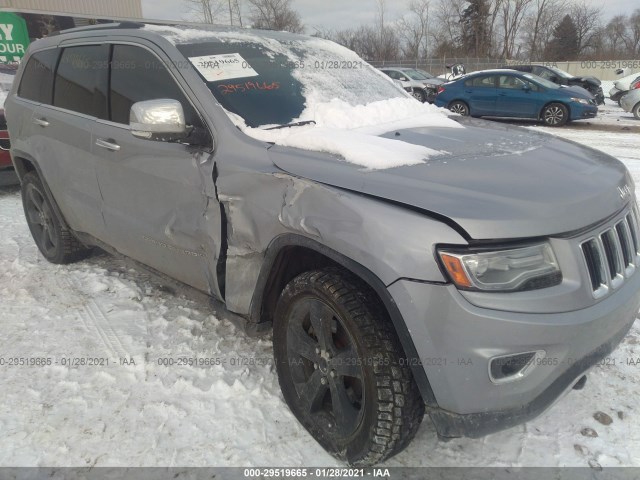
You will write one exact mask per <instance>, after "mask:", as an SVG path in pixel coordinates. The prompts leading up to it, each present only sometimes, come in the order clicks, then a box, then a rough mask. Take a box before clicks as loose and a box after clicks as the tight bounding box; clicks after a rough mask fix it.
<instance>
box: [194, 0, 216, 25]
mask: <svg viewBox="0 0 640 480" xmlns="http://www.w3.org/2000/svg"><path fill="white" fill-rule="evenodd" d="M224 1H225V0H185V3H186V4H187V9H188V10H189V12H190V13H192V14H193V15H194V16H195V18H196V20H197V21H199V22H202V23H226V22H224V21H223V20H222V19H221V18H220V16H221V14H222V13H223V12H224V11H225V5H224Z"/></svg>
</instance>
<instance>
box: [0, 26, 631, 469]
mask: <svg viewBox="0 0 640 480" xmlns="http://www.w3.org/2000/svg"><path fill="white" fill-rule="evenodd" d="M300 64H304V65H306V66H307V68H305V69H304V71H303V72H302V71H301V70H303V69H300V68H297V67H296V65H300ZM327 64H328V65H335V64H338V65H342V64H345V65H355V66H358V67H359V68H357V78H358V80H359V81H358V82H355V81H354V78H355V77H354V70H356V69H350V68H336V69H332V68H326V65H327ZM175 65H180V66H181V68H171V67H172V66H175ZM502 73H503V72H498V74H499V75H501V74H502ZM513 73H515V72H513ZM507 80H509V79H507ZM447 88H448V86H447ZM556 88H557V87H556ZM530 89H533V86H530ZM564 90H567V89H564ZM6 111H7V119H8V120H9V127H10V132H11V135H12V154H13V161H14V164H15V166H16V169H17V171H18V173H19V176H20V179H21V183H22V202H23V206H24V211H25V219H26V222H27V225H28V227H29V229H30V231H31V233H32V236H33V238H34V241H35V242H36V244H37V245H38V248H39V250H40V252H41V254H42V255H43V256H44V257H45V258H46V259H47V260H49V261H50V262H53V263H58V264H65V263H70V262H73V261H76V260H78V259H79V258H82V257H83V256H85V255H87V254H88V250H87V247H89V246H100V247H101V248H103V249H105V250H107V251H110V252H117V253H119V254H121V255H124V256H127V257H131V258H133V259H135V260H137V261H138V262H141V263H143V264H145V265H147V266H148V267H150V268H151V269H153V270H156V271H158V272H161V273H163V274H165V275H168V276H170V277H172V278H174V279H177V280H179V281H181V282H183V283H185V284H187V285H189V286H191V287H193V288H196V289H199V290H201V291H203V292H206V293H207V294H208V295H210V296H211V297H213V298H215V299H217V300H219V301H220V302H223V303H224V304H225V306H226V308H227V309H228V310H229V311H230V312H233V313H234V314H235V316H236V317H238V318H239V319H242V320H243V321H244V322H245V324H246V325H247V328H248V329H249V330H250V331H253V332H264V331H269V329H270V327H273V353H274V358H275V369H276V372H277V375H278V380H279V382H280V386H281V389H282V393H283V397H284V399H285V402H286V404H287V405H288V406H289V408H290V409H291V411H292V412H293V414H294V415H295V417H296V418H297V419H298V421H299V422H300V423H301V425H303V426H304V427H305V428H306V429H307V431H308V432H309V433H310V434H311V435H312V436H313V437H314V438H315V439H316V440H317V441H318V442H319V443H320V444H321V445H322V446H323V447H324V448H326V449H327V450H328V451H329V452H331V453H332V454H334V455H336V456H337V457H338V458H341V459H344V460H346V461H347V462H349V463H351V464H353V465H358V466H365V465H371V464H374V463H376V462H380V461H382V460H384V459H386V458H388V457H390V456H392V455H395V454H396V453H398V452H400V451H402V450H403V449H404V448H405V447H406V446H407V445H408V443H409V442H410V441H411V440H412V438H413V437H414V436H415V434H416V432H417V430H418V427H419V425H420V422H421V421H422V420H423V417H424V413H425V410H426V407H427V406H428V412H429V416H430V418H431V420H432V421H433V423H434V425H435V428H436V430H437V432H438V434H439V435H440V436H442V437H446V438H453V437H460V436H470V437H478V436H482V435H485V434H488V433H491V432H493V431H496V430H499V429H502V428H508V427H510V426H513V425H515V424H517V423H521V422H524V421H527V420H528V419H530V418H533V417H535V416H536V415H538V414H540V413H541V412H543V411H544V410H545V409H546V408H547V407H549V406H550V405H552V404H553V403H554V401H555V400H557V398H558V397H559V396H560V395H561V394H562V393H563V392H565V391H567V390H569V389H571V388H572V387H573V386H575V385H578V386H580V385H583V384H584V381H585V380H584V374H585V372H586V371H587V370H588V369H589V368H590V367H592V366H593V365H595V364H596V363H597V362H599V361H600V360H601V359H602V358H603V357H604V356H606V355H607V354H608V353H609V352H610V351H611V350H612V349H613V348H615V346H616V345H618V343H619V342H620V341H621V339H622V338H623V337H624V336H625V335H626V333H627V332H628V330H629V328H630V327H631V325H632V323H633V321H634V319H635V315H636V313H637V311H638V307H639V306H640V272H638V268H636V265H639V266H640V255H638V253H639V252H640V242H639V241H638V238H640V229H638V219H639V215H638V212H637V208H636V207H635V194H634V191H633V180H632V179H631V177H630V174H629V172H628V170H627V169H626V168H625V166H624V165H623V164H622V163H621V162H619V161H618V160H616V159H614V158H612V157H608V156H607V155H606V154H605V153H603V152H600V151H597V152H596V151H592V150H589V149H588V148H586V147H584V146H582V145H578V144H574V143H571V142H564V141H562V140H560V139H558V138H555V137H553V136H548V135H543V134H536V133H533V132H528V131H525V130H522V129H519V128H513V127H509V126H504V125H503V126H497V125H494V124H490V123H489V122H476V121H472V120H470V119H464V118H461V117H456V118H455V119H454V118H451V117H453V116H449V115H444V114H442V112H439V111H437V110H436V109H434V108H431V107H429V106H426V105H422V104H420V103H418V102H416V101H414V100H413V99H411V98H409V96H408V95H407V94H406V92H403V91H402V90H400V89H398V88H397V87H396V86H395V85H394V84H393V82H391V81H388V79H387V78H384V77H383V76H382V75H380V73H379V72H378V71H375V70H373V69H372V67H370V66H369V65H368V64H366V62H363V61H362V60H361V59H360V58H359V57H358V56H357V55H356V54H355V53H353V52H351V51H349V50H347V49H345V48H342V47H338V46H337V45H336V44H334V43H332V42H328V41H324V40H320V39H317V38H310V37H305V36H301V35H293V34H289V33H286V32H280V31H277V32H276V31H258V32H254V31H249V30H246V29H241V30H237V31H236V30H233V29H230V28H226V27H222V28H216V27H198V28H195V29H190V28H188V27H177V26H144V25H138V24H131V23H126V24H122V25H104V26H94V27H88V28H85V29H78V30H74V31H70V32H67V33H62V34H60V35H52V36H50V37H47V38H46V39H43V40H39V41H37V42H35V43H33V44H32V45H31V47H30V49H29V53H28V55H27V56H26V58H25V59H24V61H23V63H22V66H21V67H20V80H19V81H18V82H17V83H16V85H14V87H13V89H12V91H11V94H10V95H9V97H8V99H7V102H6ZM398 111H400V114H397V113H396V112H398ZM394 114H396V115H398V116H397V117H395V118H390V117H393V115H394ZM356 129H357V131H355V130H356ZM432 159H433V160H435V161H431V160H432ZM426 160H429V161H426ZM380 162H385V163H380ZM363 167H365V168H363ZM505 167H508V168H505ZM381 226H383V227H384V228H381ZM568 233H570V235H569V234H568ZM596 238H598V240H596ZM390 245H392V246H393V248H389V246H390ZM605 248H606V252H607V253H606V254H605V252H604V249H605ZM554 359H555V360H557V361H556V362H554V361H553V360H554ZM561 359H562V360H566V361H562V362H561V361H560V360H561ZM461 361H462V363H460V362H461ZM270 440H271V439H270ZM273 441H278V439H273Z"/></svg>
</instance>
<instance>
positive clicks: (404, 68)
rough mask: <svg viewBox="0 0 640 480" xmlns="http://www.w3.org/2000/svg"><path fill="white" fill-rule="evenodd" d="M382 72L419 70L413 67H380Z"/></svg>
mask: <svg viewBox="0 0 640 480" xmlns="http://www.w3.org/2000/svg"><path fill="white" fill-rule="evenodd" d="M380 70H417V68H413V67H380Z"/></svg>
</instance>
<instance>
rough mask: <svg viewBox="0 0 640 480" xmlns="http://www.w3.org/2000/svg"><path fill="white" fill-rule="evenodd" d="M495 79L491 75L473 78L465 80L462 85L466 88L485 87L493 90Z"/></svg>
mask: <svg viewBox="0 0 640 480" xmlns="http://www.w3.org/2000/svg"><path fill="white" fill-rule="evenodd" d="M495 79H496V77H495V76H493V75H490V76H484V77H475V78H471V79H469V80H467V81H466V82H464V84H465V85H466V86H467V87H485V88H494V87H495V86H496V81H495Z"/></svg>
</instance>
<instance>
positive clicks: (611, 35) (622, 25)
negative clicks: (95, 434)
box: [605, 15, 627, 54]
mask: <svg viewBox="0 0 640 480" xmlns="http://www.w3.org/2000/svg"><path fill="white" fill-rule="evenodd" d="M605 32H606V36H607V38H608V40H609V45H610V47H611V53H612V54H614V53H617V52H618V51H619V50H620V47H622V46H625V47H626V46H627V18H626V17H625V16H624V15H616V16H615V17H613V18H612V19H611V20H610V21H609V23H607V26H606V27H605Z"/></svg>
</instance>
